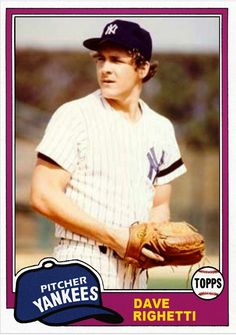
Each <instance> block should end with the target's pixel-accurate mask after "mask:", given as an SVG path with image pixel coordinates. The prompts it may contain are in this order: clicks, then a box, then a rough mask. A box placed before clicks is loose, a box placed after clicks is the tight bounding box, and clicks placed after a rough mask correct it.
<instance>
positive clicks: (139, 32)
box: [83, 20, 152, 61]
mask: <svg viewBox="0 0 236 335" xmlns="http://www.w3.org/2000/svg"><path fill="white" fill-rule="evenodd" d="M105 42H110V43H113V44H116V45H119V46H120V47H123V48H125V49H127V50H130V51H133V50H138V51H139V52H140V54H141V55H142V56H143V57H144V58H145V59H146V60H147V61H150V59H151V56H152V39H151V36H150V34H149V32H148V31H146V30H145V29H143V28H141V27H140V26H139V25H138V24H137V23H134V22H130V21H124V20H115V21H113V22H110V23H108V24H107V25H106V26H105V28H104V29H103V33H102V36H101V37H96V38H89V39H87V40H85V41H84V42H83V45H84V46H85V47H86V48H88V49H90V50H98V49H99V48H100V47H101V45H102V44H103V43H105Z"/></svg>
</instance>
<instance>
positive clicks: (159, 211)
mask: <svg viewBox="0 0 236 335" xmlns="http://www.w3.org/2000/svg"><path fill="white" fill-rule="evenodd" d="M149 220H150V221H152V222H163V221H169V220H170V206H169V203H163V204H160V205H158V206H155V207H153V208H152V209H151V210H150V213H149Z"/></svg>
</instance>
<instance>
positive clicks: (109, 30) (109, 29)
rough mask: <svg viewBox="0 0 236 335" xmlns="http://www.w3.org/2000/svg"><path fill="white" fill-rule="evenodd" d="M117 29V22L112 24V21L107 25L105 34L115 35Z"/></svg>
mask: <svg viewBox="0 0 236 335" xmlns="http://www.w3.org/2000/svg"><path fill="white" fill-rule="evenodd" d="M117 29H118V26H117V24H112V23H111V24H110V25H109V26H108V27H107V30H106V32H105V35H111V34H113V35H115V33H116V30H117Z"/></svg>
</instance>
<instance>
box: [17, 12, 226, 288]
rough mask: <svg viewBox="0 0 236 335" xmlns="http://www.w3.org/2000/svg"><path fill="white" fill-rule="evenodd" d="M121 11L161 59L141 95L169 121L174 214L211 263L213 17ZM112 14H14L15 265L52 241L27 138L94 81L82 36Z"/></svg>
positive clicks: (47, 250)
mask: <svg viewBox="0 0 236 335" xmlns="http://www.w3.org/2000/svg"><path fill="white" fill-rule="evenodd" d="M115 18H118V17H117V16H116V17H115ZM119 18H123V19H128V20H130V21H135V22H137V23H140V24H141V25H142V26H143V27H144V28H146V29H147V30H149V31H150V33H151V35H152V38H153V49H154V50H153V53H154V54H153V59H157V60H158V61H159V63H160V66H159V70H158V73H157V75H156V77H155V78H153V79H151V80H150V81H149V82H148V83H146V84H145V85H144V88H143V94H142V98H143V99H144V100H145V101H146V102H147V103H148V104H149V105H150V106H151V107H152V108H153V109H154V110H156V111H158V112H159V113H160V114H163V115H165V116H167V117H168V118H169V119H170V120H171V121H172V122H173V123H174V126H175V130H176V136H177V139H178V142H179V145H180V149H181V152H182V156H183V159H184V162H185V164H186V166H187V168H188V173H187V174H185V175H184V176H182V177H180V178H178V179H177V180H176V181H174V182H173V197H172V205H171V207H172V208H171V212H172V220H176V221H177V220H185V221H188V222H190V223H191V224H193V225H194V226H196V227H197V228H198V229H199V230H200V232H201V233H202V234H203V235H204V236H205V238H206V243H207V258H206V259H205V260H204V262H205V263H206V264H210V265H213V266H215V267H219V259H220V241H219V238H220V212H219V209H220V204H219V199H220V198H219V196H220V195H219V188H220V175H219V173H220V170H219V168H220V146H219V145H220V128H219V127H220V55H219V48H220V45H219V42H220V35H219V32H220V22H219V18H217V17H207V16H206V17H204V16H195V17H194V16H191V17H190V16H189V17H184V16H176V17H174V16H173V17H170V16H169V17H168V16H166V17H159V16H158V17H135V16H131V17H127V16H126V17H125V18H124V17H119ZM113 19H114V17H108V16H106V17H102V16H101V17H78V16H73V17H68V16H67V17H66V16H65V17H63V16H62V17H40V16H38V17H37V16H35V17H16V18H15V48H16V49H15V99H16V114H15V135H16V136H15V138H16V167H15V168H16V222H15V232H16V235H15V236H16V243H15V244H16V255H15V257H16V259H15V260H16V261H15V264H16V268H15V271H16V272H17V271H19V270H20V269H21V268H23V267H25V266H29V265H33V264H37V263H38V262H39V260H40V259H41V258H43V257H46V256H50V255H51V253H52V249H53V247H54V244H55V242H56V241H55V240H54V225H53V224H52V223H51V222H49V221H48V220H47V219H45V218H44V217H42V216H40V215H38V214H36V213H35V212H33V211H32V210H31V208H30V207H29V192H30V180H31V175H32V170H33V167H34V164H35V159H36V155H35V147H36V145H37V144H38V142H39V141H40V139H41V137H42V136H43V132H44V129H45V126H46V124H47V122H48V120H49V118H50V117H51V115H52V113H53V112H54V111H55V109H56V108H57V107H59V106H60V105H61V104H63V103H64V102H66V101H68V100H72V99H77V98H79V97H81V96H84V95H86V94H88V93H90V92H91V91H93V90H95V89H97V88H98V87H97V82H96V77H95V66H94V64H93V61H92V59H91V58H90V57H89V55H88V51H87V50H86V49H85V48H83V46H82V41H83V40H84V39H86V38H89V37H96V36H100V34H101V32H102V29H103V27H104V26H105V24H107V23H108V22H111V21H112V20H113ZM196 266H197V265H196ZM189 270H191V271H194V268H193V269H190V268H189V267H181V268H167V267H165V268H163V269H161V268H158V269H154V270H152V271H151V273H150V279H149V288H160V289H170V288H186V287H189V283H187V281H186V280H187V279H188V272H189ZM167 279H168V280H167ZM186 283H187V284H186ZM186 285H187V286H186Z"/></svg>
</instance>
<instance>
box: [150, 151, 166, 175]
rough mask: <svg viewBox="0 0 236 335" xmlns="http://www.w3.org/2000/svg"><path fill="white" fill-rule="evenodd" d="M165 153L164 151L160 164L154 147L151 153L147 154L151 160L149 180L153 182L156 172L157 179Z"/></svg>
mask: <svg viewBox="0 0 236 335" xmlns="http://www.w3.org/2000/svg"><path fill="white" fill-rule="evenodd" d="M164 153H165V152H164V151H162V155H161V159H160V161H159V162H158V160H157V157H156V153H155V150H154V148H153V147H152V148H151V149H150V150H149V152H148V153H147V158H148V160H149V173H148V178H149V179H150V180H153V173H154V172H155V175H154V178H155V177H156V175H157V173H158V172H159V168H160V166H161V164H162V163H163V162H164Z"/></svg>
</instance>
